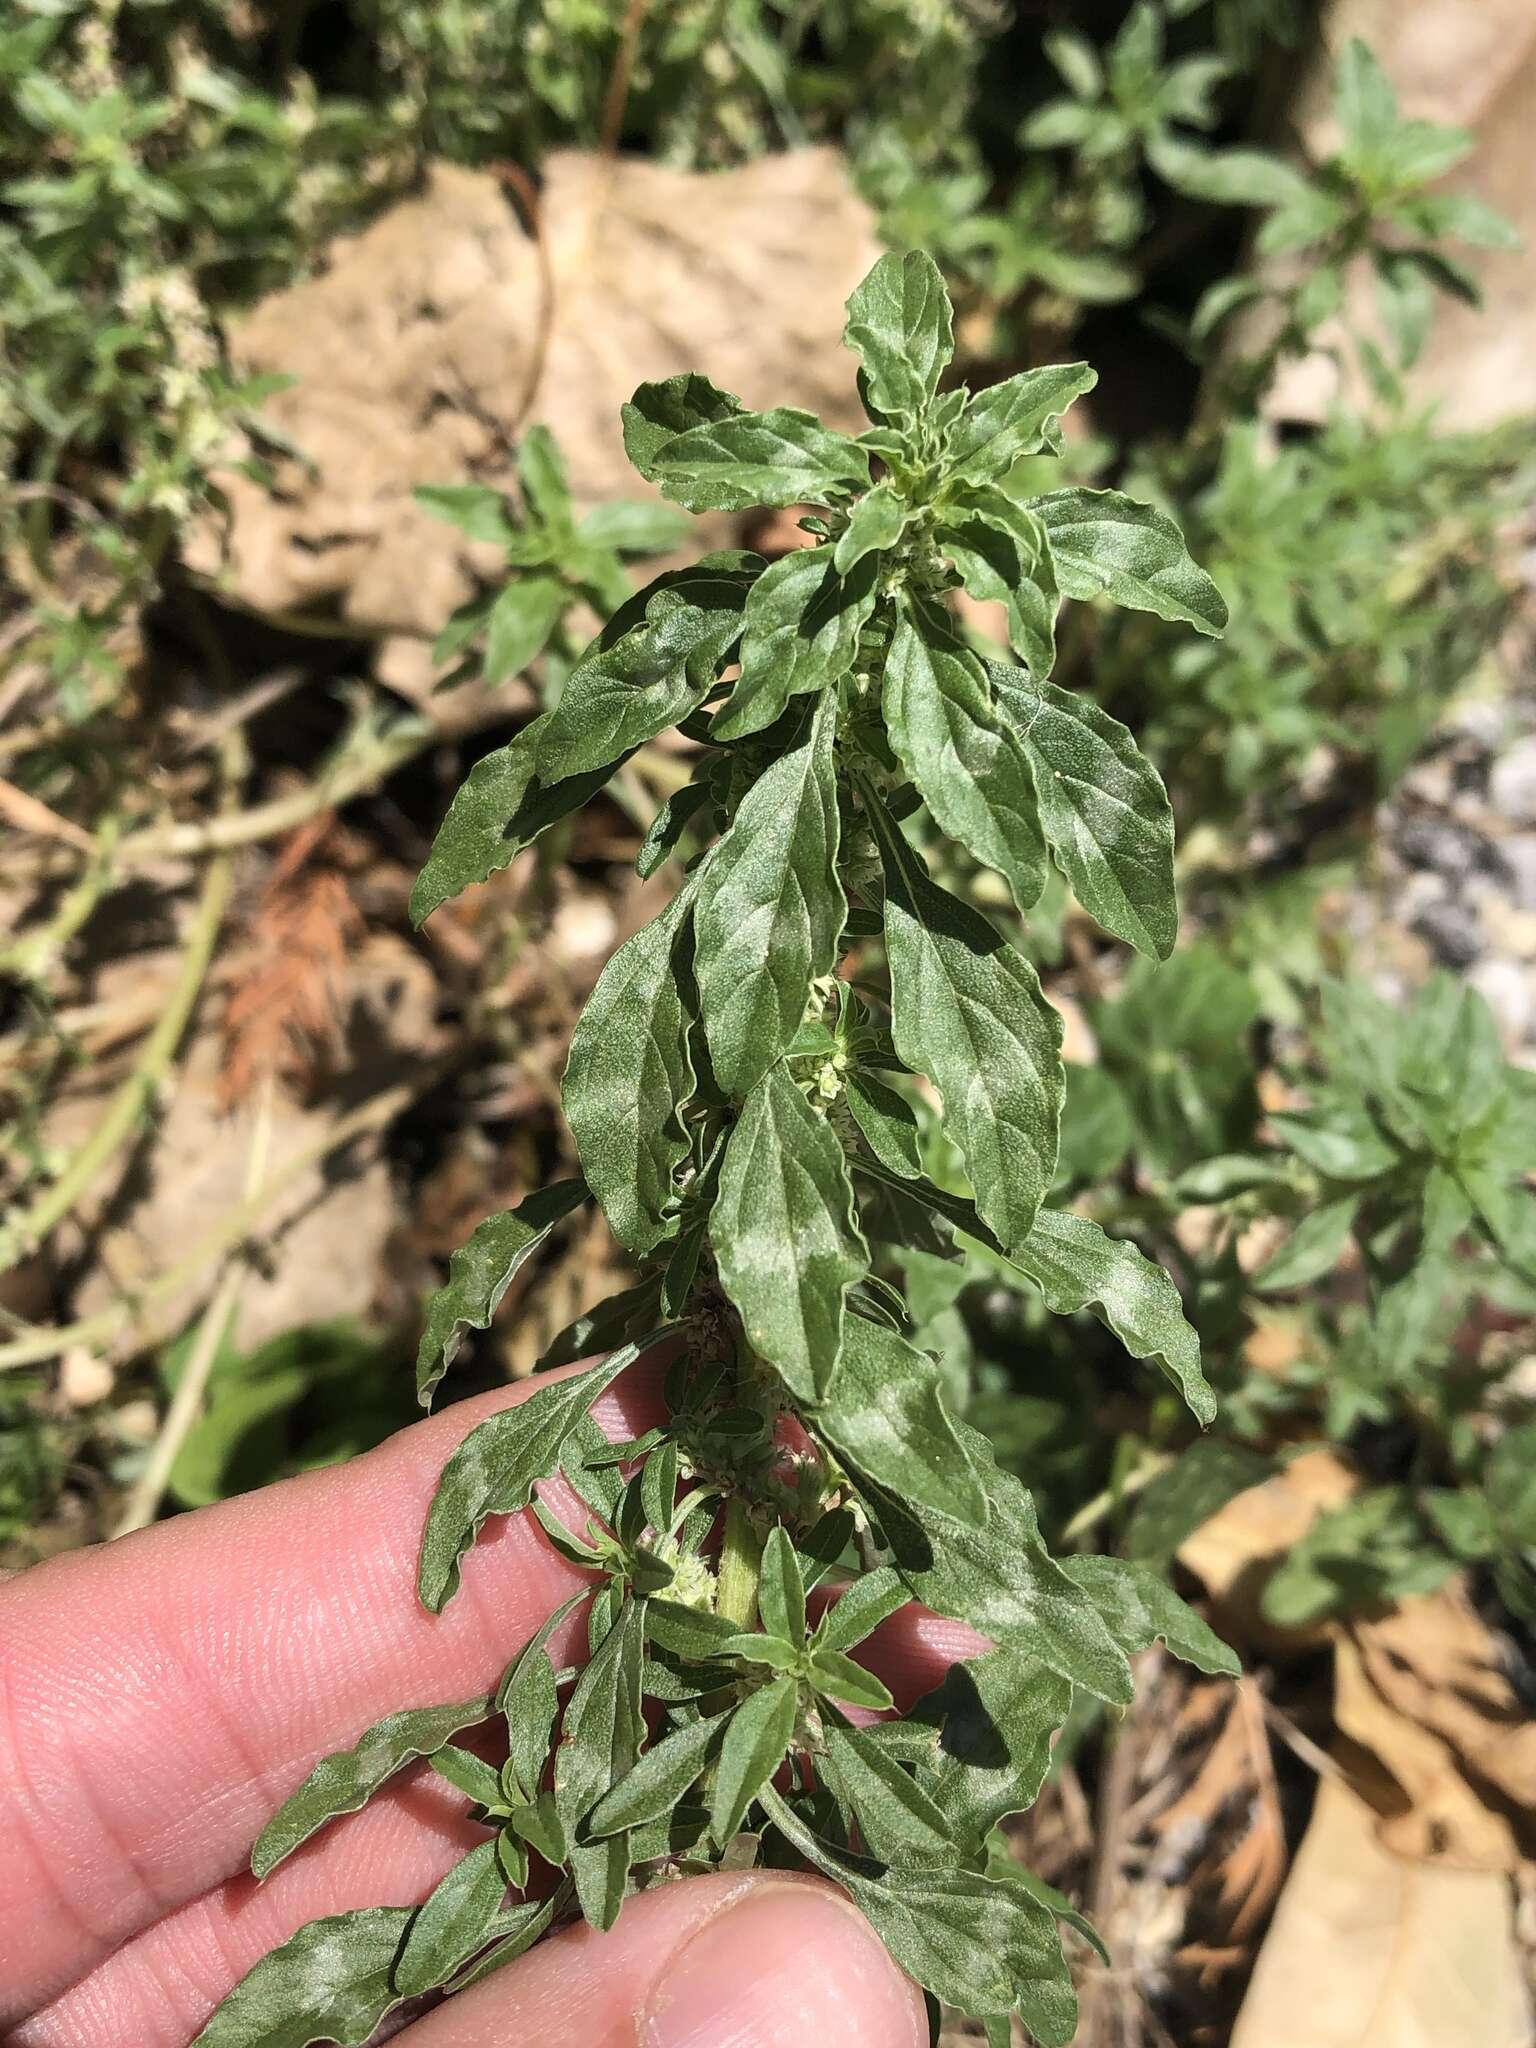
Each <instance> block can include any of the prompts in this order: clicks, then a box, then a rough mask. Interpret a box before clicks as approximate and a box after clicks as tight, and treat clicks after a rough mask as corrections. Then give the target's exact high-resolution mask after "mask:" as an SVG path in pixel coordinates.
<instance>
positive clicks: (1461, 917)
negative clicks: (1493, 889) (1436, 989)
mask: <svg viewBox="0 0 1536 2048" xmlns="http://www.w3.org/2000/svg"><path fill="white" fill-rule="evenodd" d="M1413 929H1414V930H1415V931H1416V932H1417V933H1418V935H1419V937H1420V938H1421V939H1423V940H1424V941H1425V943H1426V944H1427V945H1428V946H1429V948H1430V950H1431V951H1432V952H1433V953H1434V955H1435V957H1436V959H1437V960H1439V961H1440V962H1441V964H1442V965H1443V966H1446V967H1454V968H1456V969H1457V970H1460V969H1463V968H1467V967H1470V966H1471V965H1472V962H1473V961H1474V960H1475V959H1476V958H1477V956H1478V954H1479V953H1481V952H1482V950H1483V933H1482V927H1481V924H1480V922H1479V919H1478V915H1477V912H1476V911H1475V910H1474V909H1473V908H1472V907H1471V906H1470V905H1469V904H1466V903H1461V902H1457V901H1456V900H1455V899H1454V898H1450V897H1448V898H1446V900H1445V901H1444V902H1442V903H1430V904H1426V905H1425V907H1424V908H1423V909H1422V910H1421V911H1420V912H1419V914H1418V916H1417V917H1416V918H1415V919H1414V920H1413Z"/></svg>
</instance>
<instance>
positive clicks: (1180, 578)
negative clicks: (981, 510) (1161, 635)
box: [1034, 489, 1227, 634]
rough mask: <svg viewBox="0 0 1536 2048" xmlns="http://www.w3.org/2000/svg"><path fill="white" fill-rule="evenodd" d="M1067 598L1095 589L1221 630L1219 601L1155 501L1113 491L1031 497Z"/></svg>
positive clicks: (1139, 607) (1223, 615) (1223, 611)
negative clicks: (1145, 502)
mask: <svg viewBox="0 0 1536 2048" xmlns="http://www.w3.org/2000/svg"><path fill="white" fill-rule="evenodd" d="M1034 509H1035V511H1036V512H1038V513H1039V515H1040V517H1041V519H1042V520H1043V521H1044V522H1045V529H1046V532H1047V533H1048V534H1049V535H1050V537H1051V553H1052V555H1053V557H1054V558H1055V562H1056V580H1057V582H1058V583H1059V584H1060V585H1061V588H1062V590H1063V592H1064V593H1065V594H1066V596H1068V597H1075V598H1081V599H1086V598H1092V597H1098V596H1099V595H1100V594H1101V593H1102V594H1103V595H1106V596H1108V597H1111V598H1113V599H1114V601H1115V603H1116V604H1123V605H1128V606H1129V607H1130V608H1131V609H1132V610H1133V611H1142V612H1155V613H1156V614H1157V616H1158V617H1159V618H1160V619H1176V620H1182V621H1184V623H1185V624H1187V625H1191V626H1194V627H1195V628H1196V629H1197V630H1198V631H1199V632H1201V633H1212V634H1219V633H1222V632H1224V631H1225V630H1226V624H1227V606H1226V600H1225V599H1224V598H1223V596H1222V594H1221V592H1220V591H1219V590H1218V589H1217V588H1216V586H1215V584H1214V583H1213V582H1212V581H1211V579H1210V577H1209V576H1207V575H1206V573H1205V571H1204V570H1203V569H1199V568H1197V567H1196V566H1195V564H1194V563H1193V562H1192V561H1191V560H1190V558H1189V553H1188V550H1187V549H1186V548H1185V546H1184V536H1183V534H1182V533H1180V531H1179V529H1178V527H1177V526H1176V525H1175V524H1174V522H1173V521H1172V520H1171V519H1170V518H1169V517H1168V515H1167V513H1166V512H1159V511H1158V510H1157V508H1156V506H1155V505H1143V504H1141V503H1139V502H1138V501H1137V500H1136V499H1135V498H1127V497H1125V496H1124V495H1123V494H1122V493H1121V492H1119V491H1089V490H1081V489H1078V490H1067V491H1051V492H1050V493H1049V494H1048V495H1047V496H1045V497H1043V498H1036V499H1035V501H1034Z"/></svg>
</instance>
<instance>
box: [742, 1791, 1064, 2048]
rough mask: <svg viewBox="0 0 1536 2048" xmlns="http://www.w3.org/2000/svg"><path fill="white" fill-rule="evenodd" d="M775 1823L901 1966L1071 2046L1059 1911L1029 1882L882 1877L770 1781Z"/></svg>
mask: <svg viewBox="0 0 1536 2048" xmlns="http://www.w3.org/2000/svg"><path fill="white" fill-rule="evenodd" d="M761 1797H762V1802H763V1807H764V1810H765V1811H766V1812H767V1814H768V1817H769V1819H770V1820H771V1821H772V1822H773V1824H774V1826H775V1827H776V1828H777V1829H778V1830H779V1832H780V1833H781V1834H782V1835H783V1836H784V1837H785V1839H786V1840H787V1841H788V1842H790V1843H791V1844H792V1846H793V1847H794V1848H796V1849H798V1850H799V1852H800V1854H801V1855H802V1856H803V1857H804V1858H805V1859H806V1861H807V1862H808V1863H809V1864H811V1866H812V1867H813V1868H814V1869H816V1870H819V1871H820V1872H821V1873H822V1875H823V1876H824V1877H829V1878H831V1880H832V1882H833V1883H834V1884H838V1885H841V1886H842V1888H843V1890H844V1891H846V1892H847V1893H848V1894H849V1896H850V1897H851V1898H852V1899H853V1901H854V1903H855V1905H857V1906H858V1908H859V1910H860V1911H861V1912H862V1913H863V1914H864V1916H865V1918H866V1919H867V1920H868V1921H869V1923H870V1925H871V1926H872V1927H873V1928H874V1930H875V1932H876V1933H877V1934H878V1935H879V1937H880V1939H881V1940H882V1941H883V1942H884V1943H885V1946H886V1947H887V1948H888V1949H889V1950H890V1953H891V1955H892V1956H893V1957H894V1958H895V1960H896V1961H897V1963H899V1964H900V1966H901V1968H902V1969H904V1970H905V1971H906V1972H907V1974H908V1975H909V1976H910V1977H913V1978H915V1979H916V1981H917V1982H918V1983H919V1984H921V1985H922V1986H923V1988H924V1989H925V1990H927V1991H931V1992H932V1993H933V1995H934V1997H935V1998H938V1999H942V2000H943V2002H944V2003H945V2004H946V2005H953V2006H956V2007H958V2008H959V2009H960V2010H962V2011H966V2012H976V2013H983V2014H992V2013H1007V2012H1011V2011H1012V2010H1013V2009H1014V2008H1015V2006H1017V2007H1018V2009H1019V2011H1020V2012H1021V2014H1022V2015H1023V2018H1024V2021H1025V2024H1026V2025H1027V2026H1028V2027H1029V2028H1030V2029H1031V2031H1032V2032H1033V2033H1034V2034H1035V2035H1036V2036H1037V2037H1038V2039H1039V2040H1040V2041H1041V2042H1043V2043H1045V2044H1046V2048H1065V2044H1066V2043H1067V2042H1069V2041H1070V2040H1071V2038H1072V2035H1073V2032H1074V2030H1075V2028H1076V2025H1077V1999H1076V1996H1075V1994H1074V1992H1073V1989H1072V1975H1071V1972H1070V1971H1069V1970H1068V1968H1067V1965H1066V1962H1065V1960H1064V1959H1063V1957H1062V1953H1061V1943H1060V1941H1059V1940H1058V1938H1057V1934H1056V1922H1055V1919H1054V1916H1053V1915H1052V1914H1051V1913H1050V1912H1049V1911H1047V1909H1046V1908H1045V1907H1043V1906H1041V1905H1040V1904H1039V1903H1038V1901H1036V1900H1035V1899H1033V1898H1031V1897H1030V1896H1029V1894H1028V1893H1027V1892H1025V1891H1024V1890H1023V1889H1022V1887H1020V1886H1016V1885H1005V1884H1002V1883H1000V1882H999V1881H998V1880H997V1879H996V1878H991V1877H985V1876H983V1875H982V1874H981V1873H980V1872H979V1871H970V1870H953V1871H950V1870H938V1869H934V1868H932V1867H931V1866H929V1865H926V1864H920V1865H918V1866H916V1867H915V1868H912V1869H901V1868H893V1869H891V1870H887V1871H886V1872H885V1873H884V1875H883V1876H877V1875H876V1874H875V1873H874V1872H873V1871H872V1870H870V1869H868V1868H867V1867H863V1866H860V1865H859V1864H857V1863H855V1862H854V1861H853V1860H852V1859H850V1858H847V1857H845V1856H843V1855H840V1854H839V1853H838V1852H837V1851H836V1850H834V1849H833V1848H832V1847H831V1845H830V1844H828V1843H826V1842H823V1841H822V1840H820V1838H819V1837H818V1836H816V1835H815V1834H813V1833H812V1832H811V1830H810V1828H808V1827H807V1826H806V1824H805V1822H804V1821H803V1820H802V1819H801V1818H800V1816H799V1815H798V1814H797V1813H795V1812H794V1811H793V1809H792V1808H791V1807H790V1806H789V1804H788V1803H787V1802H786V1801H785V1800H784V1799H782V1798H780V1796H779V1794H778V1793H776V1792H775V1791H774V1790H773V1788H772V1787H771V1786H766V1787H764V1790H763V1792H762V1794H761Z"/></svg>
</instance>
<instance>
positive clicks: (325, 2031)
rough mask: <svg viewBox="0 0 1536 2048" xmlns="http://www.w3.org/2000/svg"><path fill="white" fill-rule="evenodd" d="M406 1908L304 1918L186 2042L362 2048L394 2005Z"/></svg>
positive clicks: (230, 2047) (409, 1910) (208, 2047)
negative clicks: (303, 1923) (327, 2044)
mask: <svg viewBox="0 0 1536 2048" xmlns="http://www.w3.org/2000/svg"><path fill="white" fill-rule="evenodd" d="M414 1912H415V1908H414V1907H412V1906H369V1907H366V1908H364V1909H363V1910H362V1911H360V1912H356V1913H336V1914H333V1915H332V1916H331V1917H330V1918H329V1919H326V1920H311V1921H310V1923H309V1925H308V1926H307V1927H301V1928H300V1929H299V1931H298V1933H297V1934H294V1935H290V1937H289V1938H288V1940H287V1941H285V1942H284V1943H283V1945H282V1947H281V1948H276V1949H274V1950H273V1951H272V1953H271V1955H269V1956H263V1957H262V1959H261V1961H260V1962H259V1963H258V1964H257V1965H256V1967H255V1968H254V1969H253V1970H250V1971H248V1972H247V1974H246V1975H245V1976H244V1977H242V1978H241V1980H240V1982H239V1983H238V1984H237V1985H236V1986H235V1988H234V1990H233V1991H231V1992H230V1994H229V1996H228V1997H227V1998H226V1999H225V2000H224V2003H223V2004H222V2005H221V2006H220V2007H219V2009H218V2011H217V2012H215V2013H214V2015H213V2017H212V2018H211V2019H210V2020H209V2022H208V2024H207V2025H206V2026H205V2027H204V2028H203V2031H202V2032H201V2033H200V2034H199V2035H198V2037H197V2040H196V2041H195V2042H194V2043H193V2048H313V2044H314V2043H316V2042H319V2041H332V2042H335V2043H336V2044H337V2048H362V2044H363V2043H364V2042H365V2041H367V2040H368V2039H369V2037H370V2036H371V2035H372V2033H373V2030H374V2028H375V2027H377V2025H378V2024H379V2022H380V2020H382V2019H383V2018H384V2017H385V2016H386V2015H387V2014H388V2013H391V2012H393V2010H394V2009H395V2007H396V2006H397V2005H398V2004H399V2003H400V1999H401V1994H400V1993H399V1992H398V1991H396V1989H395V1985H394V1969H395V1959H396V1957H397V1956H398V1955H399V1953H400V1944H401V1943H402V1941H403V1940H404V1939H405V1931H406V1928H407V1926H408V1925H409V1924H410V1921H411V1918H412V1915H413V1914H414Z"/></svg>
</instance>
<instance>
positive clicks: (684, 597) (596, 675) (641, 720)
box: [535, 570, 747, 782]
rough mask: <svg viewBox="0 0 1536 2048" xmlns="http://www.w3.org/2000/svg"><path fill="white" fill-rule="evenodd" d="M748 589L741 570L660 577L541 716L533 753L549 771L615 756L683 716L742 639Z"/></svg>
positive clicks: (576, 770)
mask: <svg viewBox="0 0 1536 2048" xmlns="http://www.w3.org/2000/svg"><path fill="white" fill-rule="evenodd" d="M746 592H747V578H745V577H744V576H740V575H735V574H732V573H729V572H724V571H721V572H710V571H707V570H706V571H697V570H694V571H687V572H682V573H679V574H678V575H675V576H671V577H666V578H663V579H661V587H660V588H659V589H655V590H654V591H653V592H652V593H651V594H650V595H649V596H648V597H647V600H646V605H645V614H644V620H643V622H642V623H641V624H638V625H634V626H631V627H630V628H629V630H628V631H627V632H624V633H621V634H619V635H618V636H617V637H616V638H615V637H610V634H609V633H604V634H602V635H600V636H599V639H598V643H597V645H596V647H595V648H594V649H592V650H591V651H590V652H589V653H587V654H584V655H583V656H582V658H581V660H580V661H579V662H577V664H576V666H575V668H573V669H572V670H571V673H570V675H569V676H568V677H567V678H566V684H565V688H564V690H563V691H562V692H561V693H560V702H559V703H558V704H557V705H556V706H555V709H554V710H553V711H551V712H550V713H549V715H548V717H547V718H544V719H542V720H541V721H540V725H539V733H538V739H537V742H536V754H535V758H536V761H537V765H538V772H539V774H540V775H541V776H542V777H543V779H544V780H545V781H546V782H555V781H559V780H561V779H562V778H564V777H568V776H572V775H579V774H582V773H584V772H585V771H586V770H588V769H591V768H595V767H597V766H598V765H599V764H603V763H607V764H612V763H613V762H616V761H618V760H619V759H620V758H621V757H622V756H624V755H626V754H628V753H630V752H631V751H632V750H633V749H634V748H635V747H638V746H643V745H644V744H645V742H646V741H647V740H652V739H654V738H655V737H656V735H657V733H659V732H664V731H665V730H666V729H667V727H668V726H671V725H676V724H678V723H679V721H680V720H682V719H684V718H686V717H687V716H688V714H689V713H690V712H691V711H693V710H694V709H695V708H696V707H697V706H698V705H699V704H701V703H702V702H703V701H704V699H705V697H706V696H707V695H708V694H709V690H710V687H711V685H712V684H713V683H714V680H715V672H716V670H717V669H718V668H719V666H720V664H721V662H722V661H724V660H725V658H726V656H727V654H728V653H729V652H730V650H731V648H732V647H733V646H734V645H735V643H736V641H737V639H738V638H739V637H740V634H741V630H742V606H743V603H744V601H745V597H746ZM617 616H618V617H619V618H622V617H623V613H619V614H617Z"/></svg>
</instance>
